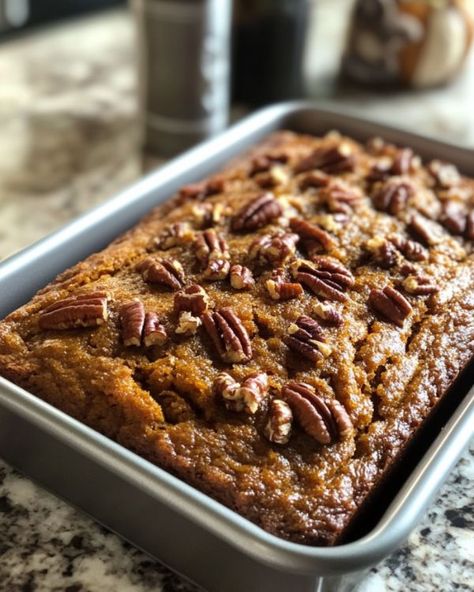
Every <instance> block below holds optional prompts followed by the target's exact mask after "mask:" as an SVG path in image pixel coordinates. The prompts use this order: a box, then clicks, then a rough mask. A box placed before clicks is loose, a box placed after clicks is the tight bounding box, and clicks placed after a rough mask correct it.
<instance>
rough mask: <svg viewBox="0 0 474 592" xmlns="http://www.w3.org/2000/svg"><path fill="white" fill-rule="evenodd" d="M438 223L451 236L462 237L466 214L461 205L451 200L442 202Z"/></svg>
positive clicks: (464, 230)
mask: <svg viewBox="0 0 474 592" xmlns="http://www.w3.org/2000/svg"><path fill="white" fill-rule="evenodd" d="M439 221H440V223H441V224H442V225H443V226H444V227H445V228H446V229H447V230H449V232H451V233H452V234H458V235H463V234H464V233H465V232H466V226H467V214H466V210H465V208H464V206H463V204H461V203H459V202H456V201H452V200H448V201H446V202H444V203H443V209H442V212H441V216H440V218H439Z"/></svg>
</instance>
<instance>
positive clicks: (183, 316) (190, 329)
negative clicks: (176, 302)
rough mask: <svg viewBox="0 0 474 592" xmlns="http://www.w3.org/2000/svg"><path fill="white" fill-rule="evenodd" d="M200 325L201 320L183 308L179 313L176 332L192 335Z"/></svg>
mask: <svg viewBox="0 0 474 592" xmlns="http://www.w3.org/2000/svg"><path fill="white" fill-rule="evenodd" d="M201 325H202V321H201V319H200V318H199V317H196V316H194V315H193V314H192V313H191V312H189V310H185V311H183V312H181V313H180V314H179V318H178V326H177V327H176V333H177V334H178V335H194V334H195V333H196V331H197V330H198V329H199V327H200V326H201Z"/></svg>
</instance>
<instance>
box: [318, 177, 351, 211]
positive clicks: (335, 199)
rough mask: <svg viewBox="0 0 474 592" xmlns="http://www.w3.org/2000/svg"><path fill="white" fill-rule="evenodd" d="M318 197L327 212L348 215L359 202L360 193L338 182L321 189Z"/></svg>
mask: <svg viewBox="0 0 474 592" xmlns="http://www.w3.org/2000/svg"><path fill="white" fill-rule="evenodd" d="M319 197H320V198H321V199H322V200H323V202H324V203H325V204H326V206H327V208H328V209H329V211H330V212H334V213H336V214H350V213H351V212H352V210H353V208H354V206H355V205H356V204H357V203H359V202H360V201H361V195H360V193H359V192H358V191H357V190H356V189H354V188H353V187H350V186H349V185H347V184H346V183H344V182H343V181H340V180H337V181H336V182H334V183H330V184H329V185H328V186H327V187H325V188H324V189H321V191H320V192H319Z"/></svg>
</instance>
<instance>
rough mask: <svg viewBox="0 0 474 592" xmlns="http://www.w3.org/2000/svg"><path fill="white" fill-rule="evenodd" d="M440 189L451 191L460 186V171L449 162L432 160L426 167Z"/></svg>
mask: <svg viewBox="0 0 474 592" xmlns="http://www.w3.org/2000/svg"><path fill="white" fill-rule="evenodd" d="M426 168H427V169H428V172H429V173H430V175H431V176H432V177H433V179H434V180H435V182H436V185H437V186H438V187H441V188H443V189H450V188H451V187H455V186H456V185H458V184H459V181H460V180H461V175H460V174H459V171H458V169H457V168H456V167H455V166H454V164H451V163H449V162H443V161H441V160H432V161H431V162H430V163H429V164H428V165H427V167H426Z"/></svg>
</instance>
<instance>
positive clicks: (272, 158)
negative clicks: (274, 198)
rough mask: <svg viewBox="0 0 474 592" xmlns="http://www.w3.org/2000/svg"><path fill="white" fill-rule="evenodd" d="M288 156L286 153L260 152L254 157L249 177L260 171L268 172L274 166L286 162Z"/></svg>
mask: <svg viewBox="0 0 474 592" xmlns="http://www.w3.org/2000/svg"><path fill="white" fill-rule="evenodd" d="M287 162H288V156H287V155H286V154H283V153H282V154H260V155H259V156H256V157H255V158H253V159H252V162H251V165H250V170H249V177H253V176H254V175H258V174H259V173H266V172H267V171H269V170H270V169H271V168H272V167H273V166H275V165H278V164H286V163H287Z"/></svg>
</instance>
